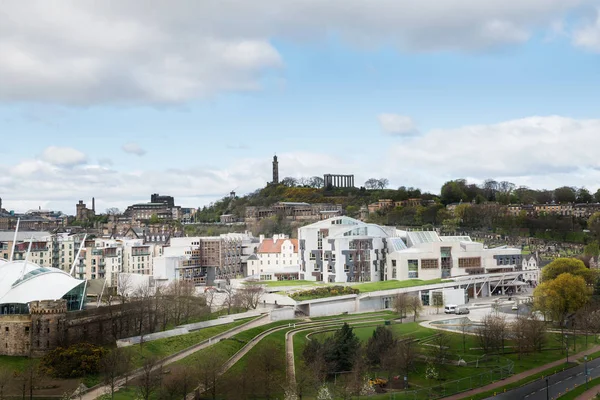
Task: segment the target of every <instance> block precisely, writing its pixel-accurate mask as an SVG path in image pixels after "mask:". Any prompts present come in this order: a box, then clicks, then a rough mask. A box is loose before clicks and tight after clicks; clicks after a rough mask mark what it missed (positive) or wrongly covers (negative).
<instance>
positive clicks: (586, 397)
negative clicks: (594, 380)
mask: <svg viewBox="0 0 600 400" xmlns="http://www.w3.org/2000/svg"><path fill="white" fill-rule="evenodd" d="M598 393H600V385H597V386H594V387H593V388H591V389H590V390H587V391H585V392H583V393H581V394H580V395H579V396H577V397H576V398H575V400H593V399H595V398H596V395H597V394H598Z"/></svg>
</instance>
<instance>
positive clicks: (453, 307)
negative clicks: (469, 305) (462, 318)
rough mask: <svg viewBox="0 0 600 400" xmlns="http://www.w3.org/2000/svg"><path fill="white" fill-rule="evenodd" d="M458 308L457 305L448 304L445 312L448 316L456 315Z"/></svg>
mask: <svg viewBox="0 0 600 400" xmlns="http://www.w3.org/2000/svg"><path fill="white" fill-rule="evenodd" d="M456 307H458V306H457V305H456V304H448V305H447V306H446V307H444V312H445V313H446V314H454V313H456Z"/></svg>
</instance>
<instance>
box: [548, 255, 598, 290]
mask: <svg viewBox="0 0 600 400" xmlns="http://www.w3.org/2000/svg"><path fill="white" fill-rule="evenodd" d="M564 273H569V274H571V275H574V276H580V277H582V278H583V279H584V280H585V282H586V283H587V284H593V283H594V282H595V281H596V278H595V276H596V274H595V273H594V271H592V270H590V269H588V268H586V266H585V264H584V263H583V261H581V260H578V259H576V258H557V259H556V260H554V261H552V262H551V263H550V264H548V265H546V266H545V267H544V268H542V282H547V281H551V280H553V279H556V278H557V277H558V276H560V275H561V274H564Z"/></svg>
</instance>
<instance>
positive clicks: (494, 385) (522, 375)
mask: <svg viewBox="0 0 600 400" xmlns="http://www.w3.org/2000/svg"><path fill="white" fill-rule="evenodd" d="M597 351H600V345H599V346H594V347H592V348H590V349H588V350H586V351H582V352H580V353H577V354H573V355H570V356H569V360H570V361H573V360H577V359H579V358H583V356H585V355H588V354H591V353H594V352H597ZM596 360H598V359H596ZM566 362H567V359H566V358H563V359H561V360H556V361H553V362H551V363H548V364H545V365H540V366H539V367H537V368H533V369H530V370H527V371H524V372H521V373H520V374H516V375H513V376H511V377H510V378H506V379H504V380H501V381H498V382H494V383H491V384H489V385H486V386H482V387H479V388H477V389H473V390H469V391H467V392H462V393H458V394H455V395H452V396H449V397H446V398H445V399H446V400H458V399H469V398H470V396H474V395H476V394H479V393H483V392H487V391H488V390H494V389H497V388H500V387H502V386H505V385H508V384H509V383H513V382H518V381H520V380H521V379H524V378H527V377H528V376H531V375H534V374H537V373H539V372H542V371H544V370H546V369H549V368H552V367H556V366H559V365H561V364H564V363H566ZM598 370H599V372H600V368H599V369H598ZM539 381H540V380H539V379H538V380H537V381H535V382H539ZM528 385H530V384H528ZM528 385H526V386H528ZM544 387H545V382H544ZM516 390H517V389H514V390H511V391H507V392H506V395H510V394H513V395H512V396H509V397H502V398H510V397H512V398H518V397H515V395H514V392H515V391H516ZM544 394H545V393H544ZM502 395H504V393H503V394H502ZM496 398H500V397H498V396H497V397H496ZM528 400H530V398H528Z"/></svg>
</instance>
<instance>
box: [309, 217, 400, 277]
mask: <svg viewBox="0 0 600 400" xmlns="http://www.w3.org/2000/svg"><path fill="white" fill-rule="evenodd" d="M396 234H397V231H396V229H395V228H393V227H382V226H379V225H375V224H367V223H364V222H362V221H359V220H357V219H354V218H350V217H345V216H342V217H334V218H329V219H326V220H323V221H319V222H316V223H314V224H311V225H307V226H304V227H301V228H299V229H298V246H299V250H298V251H299V263H300V277H299V278H300V279H306V280H313V281H318V282H340V283H341V282H376V281H380V280H384V279H385V275H384V268H385V257H386V251H387V242H386V240H387V239H388V238H392V237H395V236H396Z"/></svg>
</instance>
